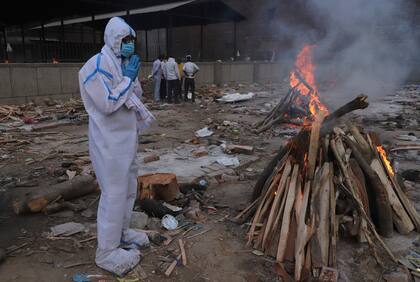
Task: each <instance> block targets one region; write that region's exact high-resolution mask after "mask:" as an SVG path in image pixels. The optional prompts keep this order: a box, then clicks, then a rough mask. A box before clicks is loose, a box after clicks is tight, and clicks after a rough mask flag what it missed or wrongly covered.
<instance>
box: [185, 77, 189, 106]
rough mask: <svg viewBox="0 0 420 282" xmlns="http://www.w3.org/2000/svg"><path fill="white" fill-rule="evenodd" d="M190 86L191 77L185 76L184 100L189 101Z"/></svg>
mask: <svg viewBox="0 0 420 282" xmlns="http://www.w3.org/2000/svg"><path fill="white" fill-rule="evenodd" d="M189 87H190V79H189V78H188V77H186V78H185V86H184V90H185V93H184V100H185V101H188V89H189Z"/></svg>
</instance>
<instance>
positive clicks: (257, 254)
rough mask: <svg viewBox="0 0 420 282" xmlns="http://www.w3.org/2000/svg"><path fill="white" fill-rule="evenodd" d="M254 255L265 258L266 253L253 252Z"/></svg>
mask: <svg viewBox="0 0 420 282" xmlns="http://www.w3.org/2000/svg"><path fill="white" fill-rule="evenodd" d="M252 253H253V254H254V255H256V256H263V255H264V253H263V252H261V251H259V250H253V251H252Z"/></svg>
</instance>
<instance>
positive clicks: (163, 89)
mask: <svg viewBox="0 0 420 282" xmlns="http://www.w3.org/2000/svg"><path fill="white" fill-rule="evenodd" d="M162 57H163V58H162V61H161V63H160V66H161V67H160V68H161V73H162V75H161V80H160V100H161V101H166V99H167V98H168V85H167V81H166V60H167V58H166V55H164V56H162Z"/></svg>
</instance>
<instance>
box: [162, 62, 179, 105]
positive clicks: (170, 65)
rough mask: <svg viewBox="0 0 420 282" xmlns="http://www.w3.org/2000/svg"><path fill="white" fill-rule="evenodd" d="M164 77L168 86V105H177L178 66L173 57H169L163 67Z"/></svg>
mask: <svg viewBox="0 0 420 282" xmlns="http://www.w3.org/2000/svg"><path fill="white" fill-rule="evenodd" d="M165 73H166V75H165V77H166V80H167V85H168V103H172V102H175V103H176V104H178V103H179V93H178V90H179V80H180V79H181V76H180V75H179V70H178V64H177V63H176V61H175V59H174V58H173V57H169V59H168V62H167V63H166V67H165Z"/></svg>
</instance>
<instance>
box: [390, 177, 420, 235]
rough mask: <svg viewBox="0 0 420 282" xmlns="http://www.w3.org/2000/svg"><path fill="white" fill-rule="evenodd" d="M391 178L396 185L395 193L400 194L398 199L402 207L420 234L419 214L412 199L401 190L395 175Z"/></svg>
mask: <svg viewBox="0 0 420 282" xmlns="http://www.w3.org/2000/svg"><path fill="white" fill-rule="evenodd" d="M390 178H391V182H392V184H393V185H394V188H395V192H397V194H398V198H399V199H400V201H401V203H402V205H403V206H404V208H405V210H406V211H407V213H408V215H409V216H410V218H411V220H412V222H413V224H414V226H415V227H416V231H417V232H420V217H419V214H418V213H417V210H416V208H415V207H414V205H413V203H412V202H411V201H410V199H409V198H408V197H407V195H406V194H405V193H404V191H403V190H402V189H401V186H400V185H399V183H398V181H397V179H396V177H395V175H393V176H391V175H390Z"/></svg>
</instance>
